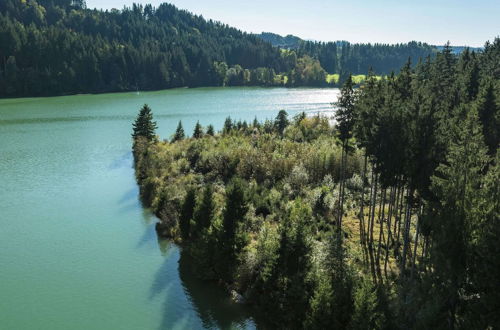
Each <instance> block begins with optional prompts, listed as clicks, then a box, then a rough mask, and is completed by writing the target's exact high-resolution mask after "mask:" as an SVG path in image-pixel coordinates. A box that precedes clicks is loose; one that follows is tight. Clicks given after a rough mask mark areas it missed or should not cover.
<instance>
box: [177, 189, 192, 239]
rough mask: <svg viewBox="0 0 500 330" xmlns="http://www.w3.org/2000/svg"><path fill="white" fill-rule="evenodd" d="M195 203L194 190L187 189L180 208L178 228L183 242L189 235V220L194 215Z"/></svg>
mask: <svg viewBox="0 0 500 330" xmlns="http://www.w3.org/2000/svg"><path fill="white" fill-rule="evenodd" d="M195 203H196V194H195V190H194V189H188V191H187V193H186V197H185V198H184V202H183V203H182V207H181V214H180V218H179V228H180V231H181V236H182V239H183V240H188V239H189V236H190V234H191V219H192V218H193V214H194V207H195Z"/></svg>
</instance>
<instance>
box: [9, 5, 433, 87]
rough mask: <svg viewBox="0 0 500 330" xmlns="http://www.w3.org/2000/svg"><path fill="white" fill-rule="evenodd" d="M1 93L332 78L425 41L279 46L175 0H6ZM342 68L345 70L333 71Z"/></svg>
mask: <svg viewBox="0 0 500 330" xmlns="http://www.w3.org/2000/svg"><path fill="white" fill-rule="evenodd" d="M0 44H1V45H2V47H1V48H0V97H22V96H49V95H65V94H75V93H102V92H119V91H138V90H160V89H167V88H174V87H186V86H187V87H200V86H288V87H297V86H316V87H322V86H333V85H337V84H338V83H339V82H340V83H342V82H343V81H344V80H345V79H346V77H347V75H348V72H352V73H354V74H356V73H358V74H361V73H366V71H367V70H368V68H369V67H370V65H371V66H372V67H373V69H374V70H376V72H377V74H380V75H383V74H389V73H390V72H391V71H392V70H396V69H398V68H399V67H400V66H401V64H402V63H404V62H405V61H406V60H407V59H408V57H412V58H413V59H414V61H417V60H418V59H419V58H421V57H425V56H427V55H429V54H433V53H434V52H435V49H434V48H432V47H431V46H428V45H426V44H421V43H416V42H412V43H408V44H398V45H370V44H368V45H357V44H349V43H342V44H337V43H326V44H324V43H312V42H304V43H301V47H299V48H298V49H295V50H292V49H284V48H279V47H274V46H272V45H271V44H270V43H269V42H267V41H264V40H262V39H261V37H259V36H258V35H253V34H248V33H245V32H242V31H239V30H237V29H235V28H232V27H229V26H228V25H225V24H223V23H220V22H214V21H212V20H206V19H204V18H203V17H202V16H198V15H194V14H192V13H190V12H187V11H185V10H179V9H178V8H176V7H175V6H173V5H171V4H168V3H163V4H161V5H159V6H158V7H156V8H155V7H153V6H151V5H146V6H142V5H135V4H134V5H133V6H132V7H131V8H127V7H125V8H123V9H121V10H116V9H113V10H110V11H102V10H96V9H87V8H86V5H85V1H84V0H2V1H1V2H0ZM329 74H337V75H338V76H339V77H337V78H336V79H327V78H328V76H329Z"/></svg>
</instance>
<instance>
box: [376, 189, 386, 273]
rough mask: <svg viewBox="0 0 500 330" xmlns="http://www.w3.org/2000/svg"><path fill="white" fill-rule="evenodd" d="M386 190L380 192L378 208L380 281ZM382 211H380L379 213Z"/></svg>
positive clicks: (378, 269)
mask: <svg viewBox="0 0 500 330" xmlns="http://www.w3.org/2000/svg"><path fill="white" fill-rule="evenodd" d="M386 193H387V188H384V189H383V190H382V198H380V207H379V213H378V220H379V225H380V227H379V229H380V230H379V233H378V246H377V263H376V265H377V275H378V277H379V278H380V280H382V272H381V270H380V250H381V248H382V235H383V231H384V215H385V201H386V200H385V199H386ZM381 209H382V211H380V210H381Z"/></svg>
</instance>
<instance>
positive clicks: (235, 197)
mask: <svg viewBox="0 0 500 330" xmlns="http://www.w3.org/2000/svg"><path fill="white" fill-rule="evenodd" d="M246 212H247V201H246V196H245V188H244V186H243V182H242V181H241V180H240V179H235V180H233V181H232V182H231V184H230V186H229V188H228V190H227V193H226V205H225V208H224V214H223V217H222V228H221V233H220V236H219V251H220V252H221V260H220V261H219V267H218V268H219V271H220V273H221V274H222V276H223V277H224V278H225V279H229V278H231V274H232V272H233V271H234V267H235V266H236V263H237V258H238V254H239V253H240V251H241V249H242V248H243V246H244V243H245V242H244V241H242V238H243V237H241V235H240V232H239V231H240V224H241V223H242V222H243V219H244V217H245V214H246Z"/></svg>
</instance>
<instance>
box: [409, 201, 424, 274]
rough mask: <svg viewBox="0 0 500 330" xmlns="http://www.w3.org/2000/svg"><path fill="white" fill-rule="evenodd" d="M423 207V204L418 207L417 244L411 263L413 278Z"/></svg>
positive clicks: (414, 247)
mask: <svg viewBox="0 0 500 330" xmlns="http://www.w3.org/2000/svg"><path fill="white" fill-rule="evenodd" d="M422 209H423V205H420V207H419V208H418V217H417V230H416V233H415V244H414V246H413V260H412V263H411V279H413V273H414V272H415V263H416V260H417V247H418V235H419V234H420V221H421V217H422Z"/></svg>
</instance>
